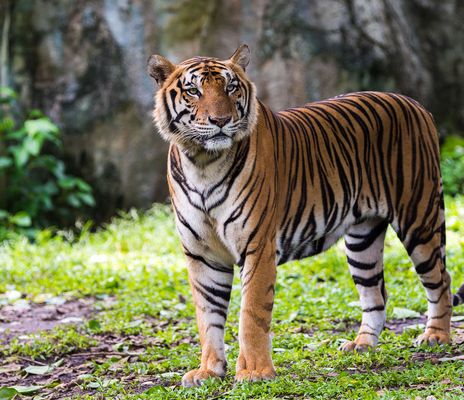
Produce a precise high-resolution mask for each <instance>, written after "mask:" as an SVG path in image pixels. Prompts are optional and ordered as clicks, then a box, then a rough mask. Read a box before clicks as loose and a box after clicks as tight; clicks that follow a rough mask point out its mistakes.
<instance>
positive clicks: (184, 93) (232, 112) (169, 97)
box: [147, 45, 258, 153]
mask: <svg viewBox="0 0 464 400" xmlns="http://www.w3.org/2000/svg"><path fill="white" fill-rule="evenodd" d="M249 61H250V50H249V48H248V46H247V45H242V46H240V47H239V48H238V49H237V50H236V51H235V53H234V54H233V55H232V56H231V57H230V58H229V59H228V60H225V61H220V60H218V59H216V58H209V57H195V58H191V59H189V60H186V61H184V62H182V63H180V64H178V65H174V64H172V63H171V62H170V61H168V60H167V59H166V58H164V57H162V56H159V55H152V56H151V57H150V58H149V60H148V66H147V71H148V73H149V75H150V76H151V77H153V78H154V79H155V80H156V82H157V83H158V85H159V86H160V89H159V90H158V93H157V95H156V105H155V110H154V113H153V116H154V119H155V122H156V125H157V127H158V129H159V131H160V133H161V135H162V136H163V137H164V138H165V139H166V140H168V141H169V142H171V143H176V144H178V145H180V146H181V147H182V148H184V149H186V150H188V151H191V152H192V153H197V152H201V151H207V152H218V151H221V150H227V149H229V148H231V147H232V145H233V144H234V143H236V142H238V141H240V140H242V139H243V138H245V137H247V136H248V135H250V134H251V132H252V131H253V130H254V128H255V126H256V123H257V106H258V101H257V99H256V89H255V86H254V85H253V83H252V82H250V81H249V79H248V78H247V76H246V74H245V68H246V66H247V65H248V63H249Z"/></svg>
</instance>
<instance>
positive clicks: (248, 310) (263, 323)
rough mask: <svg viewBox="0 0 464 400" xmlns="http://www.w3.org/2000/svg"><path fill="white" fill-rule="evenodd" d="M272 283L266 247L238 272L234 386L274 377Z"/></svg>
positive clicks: (270, 257)
mask: <svg viewBox="0 0 464 400" xmlns="http://www.w3.org/2000/svg"><path fill="white" fill-rule="evenodd" d="M258 254H259V255H258ZM275 280H276V265H275V253H274V252H273V249H272V245H271V244H270V243H269V245H267V246H266V248H265V249H256V250H255V251H253V252H252V254H250V255H249V256H247V257H246V260H245V264H244V266H243V269H242V271H241V281H242V301H241V309H240V326H239V343H240V353H239V356H238V360H237V368H236V375H235V380H236V381H238V382H241V381H258V380H264V379H273V378H274V377H275V375H276V373H275V369H274V365H273V363H272V358H271V338H270V325H271V318H272V307H273V304H274V286H275Z"/></svg>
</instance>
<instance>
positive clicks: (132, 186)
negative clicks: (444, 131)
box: [2, 0, 464, 217]
mask: <svg viewBox="0 0 464 400" xmlns="http://www.w3.org/2000/svg"><path fill="white" fill-rule="evenodd" d="M8 3H9V4H10V7H9V8H10V10H11V28H10V33H9V39H10V40H9V59H8V61H7V63H8V77H9V78H8V79H9V82H10V84H12V85H13V86H14V87H15V88H16V89H17V90H18V91H19V93H20V98H21V101H22V102H23V103H24V104H25V105H26V106H27V107H37V108H40V109H43V110H44V111H45V113H46V114H48V115H49V116H51V117H52V118H53V119H54V120H55V121H56V122H57V123H58V124H59V125H60V127H61V128H62V131H63V133H64V143H65V146H64V151H65V154H66V157H67V162H68V164H69V166H70V167H71V168H72V171H73V172H74V173H76V172H77V173H78V174H80V175H83V176H84V177H85V178H86V179H88V180H90V181H91V183H93V186H94V188H95V190H96V196H97V198H98V205H99V209H98V213H99V215H100V216H101V217H106V216H109V215H111V214H112V213H113V211H114V209H116V208H120V207H122V208H128V207H130V206H139V207H140V206H142V207H143V206H148V205H149V204H150V203H151V202H152V201H154V200H157V201H163V200H165V199H166V196H167V186H166V183H165V178H164V175H165V164H166V149H167V146H166V144H165V143H163V141H162V140H161V139H160V137H159V136H158V135H156V132H155V128H154V127H153V124H152V117H151V109H152V106H153V100H152V99H153V92H154V90H155V89H156V88H155V85H154V83H153V82H152V80H151V79H150V78H149V77H148V76H147V74H146V72H145V63H146V59H147V58H148V56H149V55H150V54H153V53H155V52H156V53H161V54H163V55H165V56H167V57H168V58H170V59H171V60H172V61H173V62H178V61H180V60H183V59H185V58H188V57H191V56H193V55H197V54H201V55H211V56H217V57H220V58H226V57H228V56H230V54H231V53H232V52H233V50H234V49H235V47H237V45H238V44H240V43H242V42H246V43H248V44H249V45H250V47H251V49H252V63H251V65H250V67H249V68H248V72H249V74H250V76H251V78H252V79H253V80H254V81H255V83H256V85H257V87H258V93H259V96H260V98H261V99H262V100H263V101H264V102H266V103H268V104H269V105H270V106H272V107H273V108H274V109H276V110H278V109H282V108H285V107H288V106H294V105H298V104H302V103H304V102H307V101H310V100H317V99H321V98H327V97H330V96H333V95H337V94H340V93H343V92H348V91H354V90H367V89H369V90H371V89H373V90H394V91H398V92H401V93H404V94H406V95H409V96H411V97H413V98H416V99H417V100H419V101H420V102H422V103H423V104H424V105H425V106H426V107H427V108H428V109H429V110H430V111H432V113H433V114H434V115H435V118H436V120H437V122H438V124H439V126H440V127H442V128H445V127H446V128H451V129H453V130H461V131H462V130H464V108H463V107H462V104H463V103H464V58H463V54H464V24H462V21H463V20H464V2H460V1H455V0H443V1H439V2H436V1H432V0H393V1H389V2H386V1H382V0H372V1H367V0H344V1H342V0H313V1H310V2H308V1H304V0H296V1H288V0H252V1H247V2H241V1H239V0H231V1H227V2H225V1H224V2H218V1H215V0H182V1H180V0H177V1H168V0H160V1H156V2H153V1H151V0H132V1H129V0H115V1H109V0H102V1H93V0H80V1H71V0H64V1H61V2H59V5H57V4H58V3H55V2H50V1H47V0H36V1H33V2H31V1H28V0H16V1H12V0H9V1H8ZM3 7H4V6H3ZM3 70H5V68H3V69H2V71H3Z"/></svg>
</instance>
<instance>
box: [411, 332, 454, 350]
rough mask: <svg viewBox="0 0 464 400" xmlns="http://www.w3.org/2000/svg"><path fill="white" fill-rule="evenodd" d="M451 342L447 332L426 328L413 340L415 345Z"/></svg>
mask: <svg viewBox="0 0 464 400" xmlns="http://www.w3.org/2000/svg"><path fill="white" fill-rule="evenodd" d="M448 343H451V336H450V334H449V333H448V332H442V331H437V330H435V329H426V330H425V332H424V333H423V334H422V335H419V336H418V337H417V339H416V340H415V344H416V346H422V345H424V344H426V345H429V346H432V347H433V346H436V345H439V344H448Z"/></svg>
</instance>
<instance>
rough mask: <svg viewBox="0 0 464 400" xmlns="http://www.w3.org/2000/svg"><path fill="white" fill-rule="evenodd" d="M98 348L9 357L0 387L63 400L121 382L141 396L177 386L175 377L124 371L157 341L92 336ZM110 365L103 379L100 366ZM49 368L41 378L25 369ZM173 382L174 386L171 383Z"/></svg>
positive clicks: (1, 366)
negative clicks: (19, 388) (31, 388)
mask: <svg viewBox="0 0 464 400" xmlns="http://www.w3.org/2000/svg"><path fill="white" fill-rule="evenodd" d="M92 338H93V339H95V340H96V341H97V342H98V344H97V345H96V346H92V347H90V348H88V349H86V350H85V351H82V352H75V353H69V354H66V355H65V356H63V357H62V358H57V357H53V358H50V359H46V360H40V361H38V360H33V359H30V358H28V357H22V356H17V355H14V356H11V357H9V358H7V359H5V360H3V361H0V387H3V386H14V385H22V386H40V387H42V388H41V390H40V394H41V395H42V396H43V397H44V398H47V399H50V400H52V399H63V398H64V397H68V396H69V397H71V396H76V395H83V394H86V395H93V394H95V393H96V389H97V388H98V387H99V385H101V386H102V387H105V385H109V384H111V382H116V381H117V382H124V384H125V388H126V389H127V390H129V391H135V392H136V393H137V392H143V391H145V390H147V389H149V388H150V387H151V386H154V385H168V384H169V385H171V384H174V382H175V383H177V381H178V379H177V377H176V378H175V377H171V378H170V377H157V376H153V375H148V374H146V373H143V372H141V373H140V372H139V371H136V370H134V371H133V372H129V373H128V372H127V370H125V367H126V366H127V365H129V364H134V363H136V362H138V361H140V357H141V356H143V355H144V354H145V351H146V348H147V347H149V346H158V345H160V342H159V341H158V339H156V338H151V337H148V338H147V337H144V336H140V335H116V334H99V335H93V336H92ZM102 364H107V365H110V367H109V369H106V371H105V373H104V374H103V375H101V374H99V373H98V369H99V366H100V365H102ZM30 366H38V367H45V368H46V367H47V366H48V367H49V368H50V370H49V371H47V372H45V373H43V374H40V375H36V374H31V373H27V367H30ZM171 381H173V382H171Z"/></svg>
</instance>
